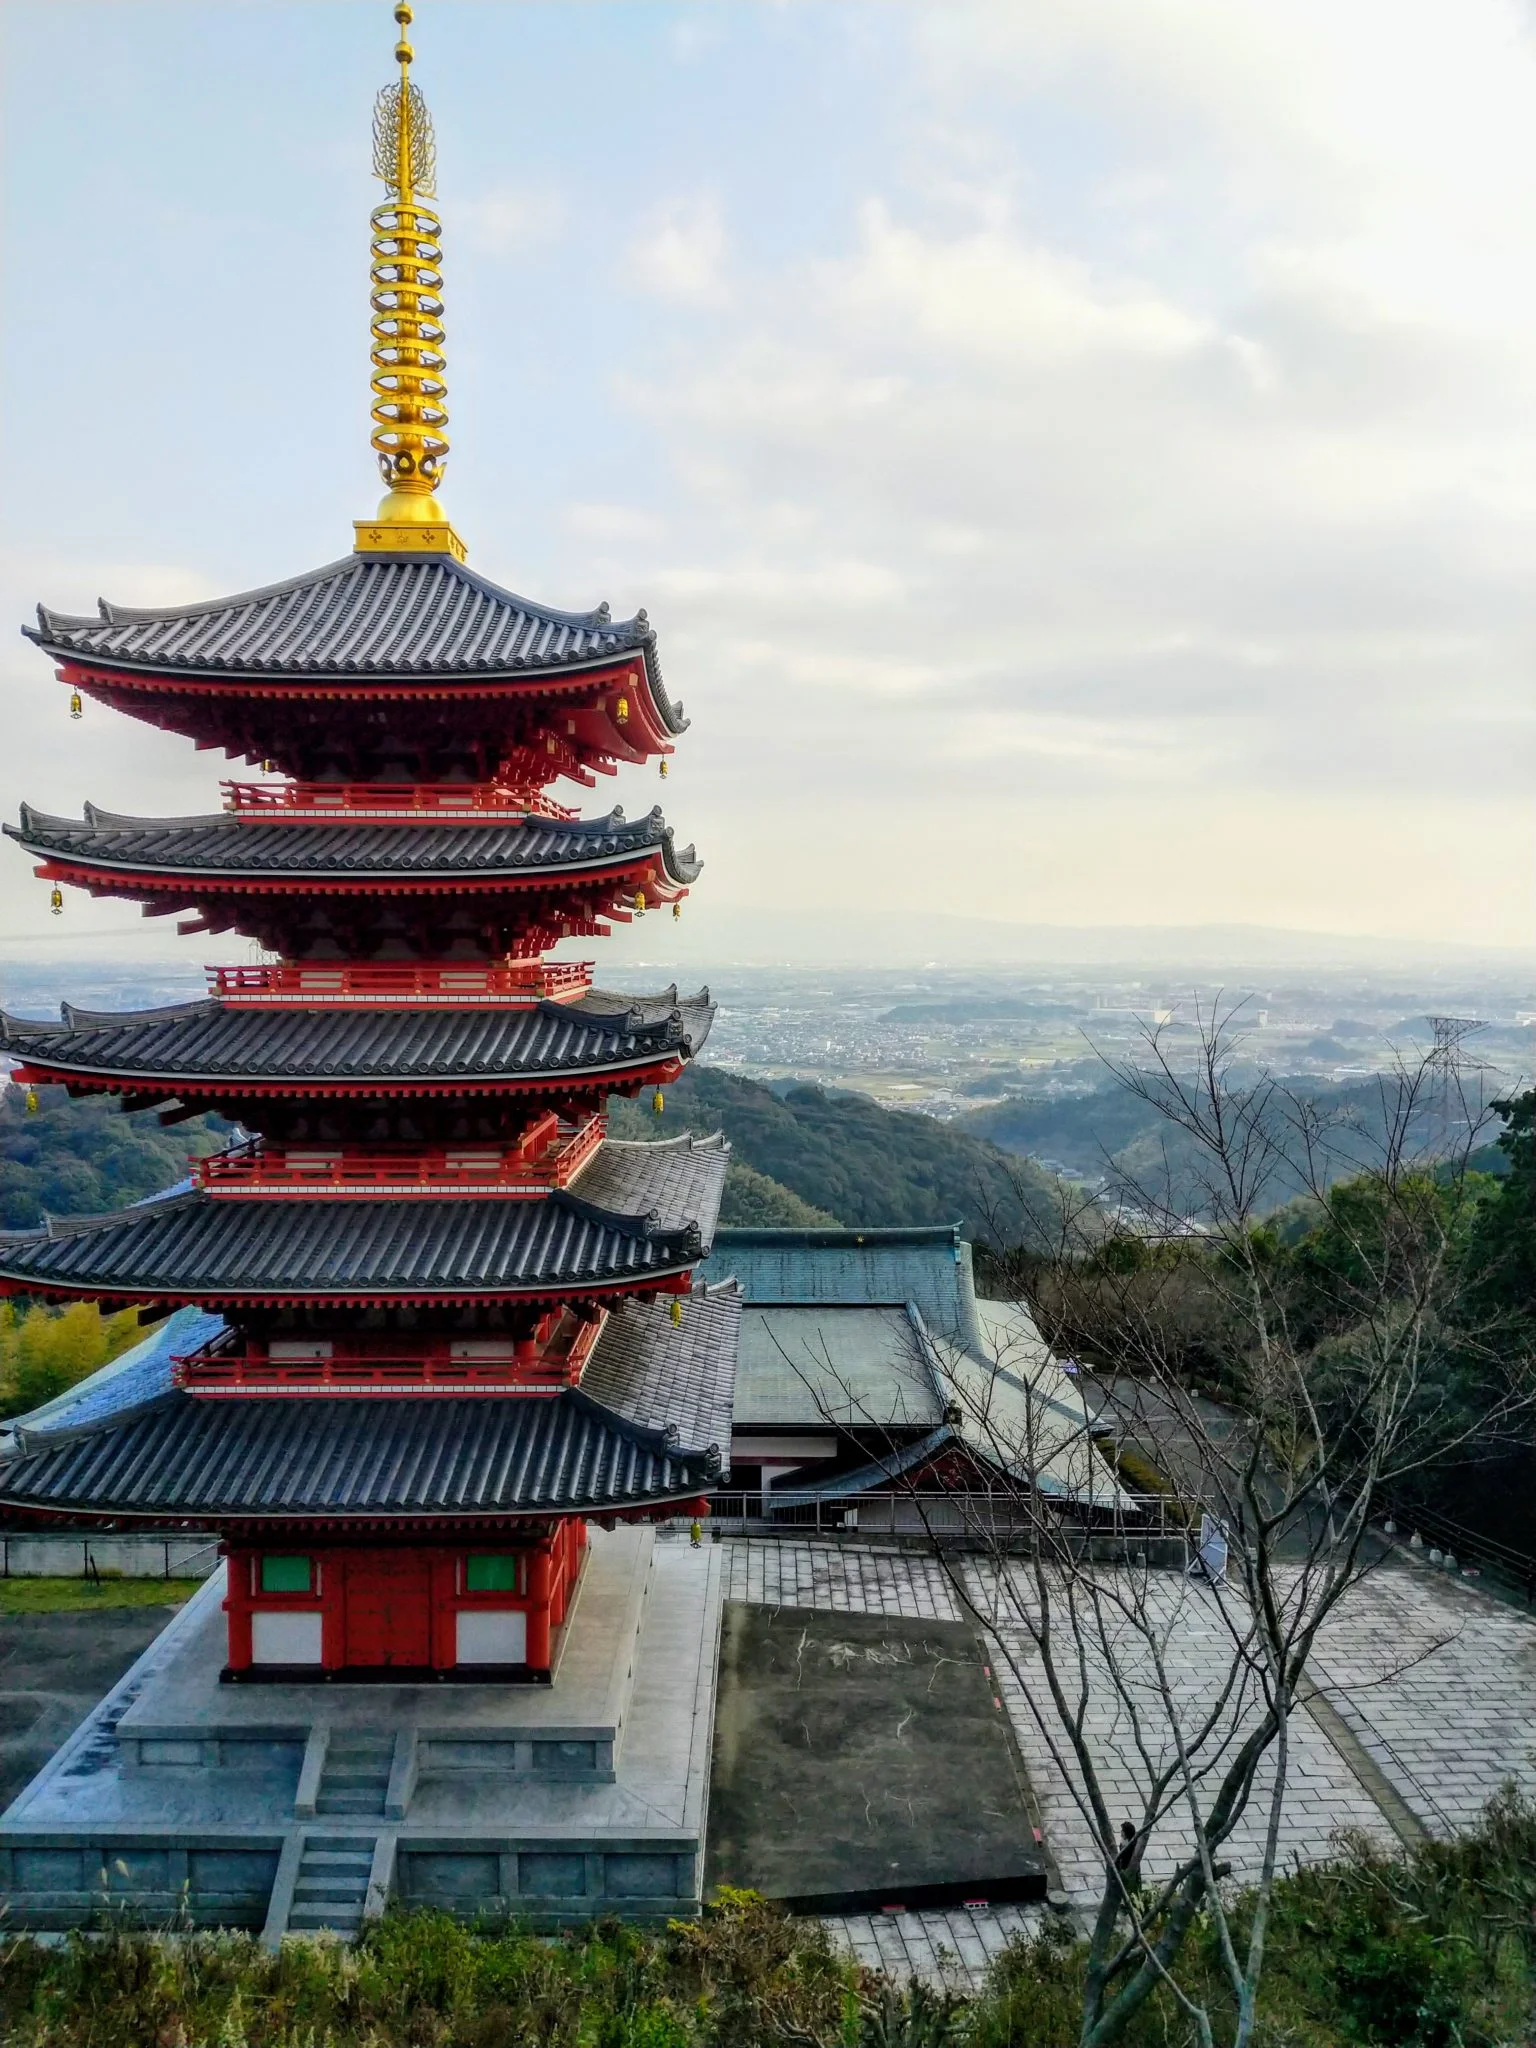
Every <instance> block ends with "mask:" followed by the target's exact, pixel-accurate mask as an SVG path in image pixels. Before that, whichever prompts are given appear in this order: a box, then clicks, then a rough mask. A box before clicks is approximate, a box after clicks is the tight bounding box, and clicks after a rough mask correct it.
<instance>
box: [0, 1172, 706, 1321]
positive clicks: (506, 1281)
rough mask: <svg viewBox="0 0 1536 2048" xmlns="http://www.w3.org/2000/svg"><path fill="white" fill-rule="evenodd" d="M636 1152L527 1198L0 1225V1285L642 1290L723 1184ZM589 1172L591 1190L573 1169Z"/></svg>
mask: <svg viewBox="0 0 1536 2048" xmlns="http://www.w3.org/2000/svg"><path fill="white" fill-rule="evenodd" d="M650 1149H651V1148H650V1147H648V1146H645V1145H630V1146H618V1147H616V1148H615V1150H616V1152H617V1153H618V1155H619V1156H618V1158H617V1159H615V1160H613V1161H609V1162H606V1164H604V1162H602V1160H601V1155H599V1158H598V1160H595V1161H594V1162H593V1166H592V1167H591V1168H589V1169H588V1174H587V1175H583V1176H582V1178H581V1180H579V1181H578V1182H577V1184H576V1186H575V1187H573V1188H570V1189H564V1190H557V1191H555V1192H554V1193H552V1194H550V1195H548V1196H546V1197H545V1198H544V1199H542V1200H539V1201H498V1200H495V1199H484V1198H482V1199H467V1200H463V1201H454V1202H421V1201H412V1200H409V1199H403V1200H402V1199H393V1200H390V1199H382V1200H371V1199H367V1198H361V1199H357V1200H350V1201H327V1200H325V1199H324V1198H320V1199H315V1198H309V1199H301V1198H297V1197H296V1198H294V1199H293V1200H290V1201H282V1202H255V1201H240V1200H231V1199H220V1198H218V1197H215V1196H210V1195H207V1194H204V1193H203V1192H201V1191H192V1192H188V1193H185V1194H173V1195H169V1196H163V1197H160V1198H158V1199H154V1200H151V1201H148V1202H143V1203H139V1204H137V1205H136V1206H135V1207H133V1208H131V1209H125V1210H120V1211H118V1212H116V1213H115V1214H113V1215H109V1216H90V1217H71V1218H69V1219H68V1220H59V1219H55V1220H52V1221H50V1222H49V1223H47V1224H46V1225H45V1226H44V1227H43V1228H42V1229H40V1230H21V1231H3V1232H0V1279H7V1280H11V1281H13V1282H15V1283H16V1284H17V1285H18V1286H20V1287H23V1288H27V1289H37V1290H38V1291H41V1292H49V1291H54V1290H58V1291H60V1292H63V1293H68V1294H76V1293H80V1294H91V1293H99V1294H115V1295H119V1296H126V1297H130V1298H133V1299H139V1298H143V1297H154V1298H159V1299H165V1300H175V1301H185V1302H204V1303H223V1302H240V1301H258V1300H259V1301H294V1302H298V1301H317V1302H318V1301H326V1302H345V1301H351V1300H364V1299H366V1300H377V1301H419V1302H430V1301H451V1300H457V1299H460V1298H462V1297H464V1296H466V1295H480V1296H485V1297H489V1298H495V1297H518V1296H535V1297H543V1296H545V1295H548V1294H551V1293H559V1292H561V1291H565V1292H580V1291H581V1290H583V1289H585V1288H592V1289H597V1290H603V1289H606V1288H610V1287H620V1288H622V1287H625V1286H634V1285H644V1284H645V1283H646V1282H647V1281H654V1280H660V1279H664V1278H668V1277H673V1276H676V1275H677V1274H679V1273H682V1272H685V1271H686V1270H687V1269H688V1268H689V1267H690V1266H692V1265H694V1264H696V1263H697V1261H698V1259H699V1258H700V1256H701V1255H702V1253H703V1252H704V1251H706V1250H707V1249H708V1246H709V1242H710V1239H711V1238H712V1237H713V1235H714V1227H715V1218H716V1215H717V1214H718V1212H719V1204H720V1192H721V1189H722V1187H723V1185H724V1182H725V1169H726V1163H727V1159H728V1157H729V1152H728V1148H727V1147H726V1146H725V1145H724V1144H723V1143H722V1142H721V1141H720V1140H719V1139H701V1140H689V1139H684V1140H679V1141H677V1142H676V1143H675V1144H673V1145H669V1146H668V1147H667V1148H666V1150H667V1152H668V1155H669V1162H670V1176H669V1178H668V1180H667V1182H666V1185H665V1188H664V1190H663V1188H662V1187H661V1185H660V1184H659V1179H658V1174H657V1171H656V1163H655V1162H654V1161H651V1160H645V1159H641V1158H638V1157H636V1156H634V1155H638V1154H643V1153H645V1152H647V1151H649V1150H650ZM600 1164H604V1177H603V1178H602V1180H601V1181H599V1182H598V1183H596V1184H595V1186H596V1192H597V1193H598V1194H600V1195H601V1196H603V1197H604V1198H605V1200H606V1201H607V1202H609V1203H611V1204H612V1205H613V1206H611V1207H607V1206H602V1205H600V1204H599V1203H598V1202H597V1201H594V1200H592V1199H591V1198H590V1197H588V1196H587V1195H586V1194H585V1189H584V1183H586V1182H587V1180H588V1176H589V1175H590V1174H591V1173H592V1172H595V1171H596V1170H597V1168H598V1166H599V1165H600Z"/></svg>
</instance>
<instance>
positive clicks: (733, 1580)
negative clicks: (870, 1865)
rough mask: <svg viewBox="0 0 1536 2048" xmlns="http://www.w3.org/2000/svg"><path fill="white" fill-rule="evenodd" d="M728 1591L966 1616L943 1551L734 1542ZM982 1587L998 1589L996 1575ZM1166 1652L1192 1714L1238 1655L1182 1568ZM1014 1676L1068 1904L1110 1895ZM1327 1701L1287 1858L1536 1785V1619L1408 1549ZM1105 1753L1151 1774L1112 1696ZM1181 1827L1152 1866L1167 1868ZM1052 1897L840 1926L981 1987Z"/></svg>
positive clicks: (1307, 1722)
mask: <svg viewBox="0 0 1536 2048" xmlns="http://www.w3.org/2000/svg"><path fill="white" fill-rule="evenodd" d="M723 1547H724V1549H725V1551H726V1585H725V1590H726V1595H727V1597H728V1598H731V1599H736V1600H748V1601H758V1602H764V1603H767V1604H769V1605H775V1604H780V1603H782V1604H784V1605H786V1606H796V1607H820V1608H827V1609H831V1610H834V1611H837V1612H848V1613H870V1614H884V1615H905V1616H909V1617H911V1618H914V1619H921V1618H934V1619H938V1620H958V1619H960V1618H961V1614H960V1603H959V1602H958V1601H957V1600H956V1598H955V1595H954V1592H953V1590H952V1588H951V1586H950V1584H949V1582H948V1580H947V1578H946V1576H945V1573H944V1570H943V1568H942V1567H941V1566H940V1565H939V1564H937V1563H936V1562H935V1561H934V1560H933V1559H931V1558H928V1557H924V1556H922V1555H920V1554H904V1553H899V1552H894V1551H878V1550H874V1549H862V1548H857V1547H852V1546H833V1545H831V1544H815V1543H802V1542H788V1541H780V1540H777V1539H774V1540H762V1539H750V1538H745V1539H736V1540H730V1541H727V1542H726V1543H725V1545H724V1546H723ZM967 1572H968V1580H967V1583H968V1584H970V1585H971V1587H972V1588H973V1590H974V1594H975V1596H976V1598H977V1600H978V1604H980V1603H981V1602H982V1601H984V1600H985V1599H986V1587H985V1583H984V1578H983V1575H982V1572H981V1570H980V1569H979V1568H978V1567H977V1565H976V1564H974V1563H972V1564H971V1565H969V1566H968V1567H967ZM1154 1590H1155V1596H1156V1599H1157V1603H1158V1612H1159V1618H1160V1620H1161V1621H1162V1623H1163V1626H1164V1631H1165V1641H1166V1646H1167V1647H1166V1656H1167V1661H1168V1667H1169V1671H1170V1676H1171V1678H1172V1681H1173V1683H1174V1685H1175V1687H1176V1689H1177V1691H1178V1695H1179V1697H1180V1699H1181V1701H1183V1702H1184V1703H1185V1705H1186V1707H1187V1708H1189V1709H1198V1707H1199V1705H1200V1703H1201V1702H1202V1701H1204V1700H1207V1699H1208V1698H1209V1697H1210V1692H1211V1688H1212V1686H1213V1684H1214V1683H1215V1682H1216V1679H1217V1676H1218V1674H1219V1673H1221V1672H1222V1671H1224V1670H1225V1668H1226V1665H1227V1661H1228V1658H1227V1651H1226V1648H1225V1638H1224V1634H1223V1630H1222V1626H1221V1622H1220V1619H1219V1615H1218V1614H1217V1611H1216V1608H1215V1603H1214V1600H1213V1598H1212V1595H1211V1594H1210V1592H1209V1591H1208V1590H1206V1589H1203V1588H1201V1587H1200V1586H1198V1585H1195V1584H1192V1583H1190V1582H1188V1581H1186V1580H1184V1579H1182V1578H1181V1577H1179V1576H1177V1575H1176V1574H1173V1573H1170V1574H1168V1575H1167V1577H1166V1578H1165V1579H1159V1580H1157V1581H1156V1582H1155V1589H1154ZM1005 1633H1006V1634H1007V1636H1008V1640H1009V1647H1010V1649H1011V1651H1012V1653H1013V1656H1014V1658H1015V1659H1016V1660H1017V1661H1018V1663H1019V1666H1020V1670H1021V1672H1023V1673H1025V1674H1027V1672H1028V1670H1029V1668H1030V1659H1029V1656H1028V1654H1027V1652H1026V1650H1025V1648H1024V1647H1023V1646H1021V1644H1020V1642H1019V1640H1018V1633H1017V1631H1016V1630H1010V1631H1006V1632H1005ZM998 1671H999V1677H1000V1679H1001V1681H1002V1685H1003V1693H1004V1698H1005V1701H1006V1704H1007V1706H1008V1709H1009V1713H1010V1715H1011V1718H1012V1720H1013V1725H1014V1728H1015V1731H1016V1733H1017V1736H1018V1740H1019V1747H1020V1750H1021V1752H1022V1754H1023V1757H1024V1760H1025V1764H1026V1767H1027V1769H1028V1771H1029V1773H1030V1777H1031V1780H1032V1782H1033V1784H1034V1787H1035V1790H1036V1795H1037V1797H1038V1799H1039V1802H1040V1806H1041V1809H1042V1817H1043V1820H1044V1823H1045V1832H1046V1841H1047V1846H1048V1847H1049V1848H1050V1850H1051V1851H1052V1853H1053V1855H1054V1857H1055V1859H1056V1863H1057V1867H1058V1869H1059V1870H1060V1873H1061V1878H1062V1883H1063V1886H1064V1888H1065V1890H1066V1893H1067V1895H1068V1897H1069V1898H1071V1899H1072V1900H1073V1902H1074V1903H1077V1904H1085V1903H1087V1902H1088V1901H1089V1900H1090V1899H1091V1898H1092V1897H1093V1896H1094V1894H1095V1891H1096V1883H1097V1866H1096V1860H1095V1857H1094V1852H1093V1847H1092V1841H1091V1837H1090V1835H1089V1833H1088V1830H1087V1828H1086V1827H1085V1825H1084V1823H1083V1821H1082V1819H1081V1816H1080V1815H1079V1813H1078V1810H1077V1807H1076V1805H1075V1803H1074V1801H1073V1799H1072V1797H1071V1794H1070V1792H1069V1790H1068V1787H1067V1784H1066V1781H1065V1779H1064V1778H1063V1776H1062V1774H1061V1772H1060V1771H1059V1770H1058V1769H1057V1767H1056V1765H1055V1763H1054V1762H1053V1760H1052V1757H1051V1753H1050V1748H1049V1746H1048V1744H1047V1743H1046V1741H1045V1738H1044V1736H1043V1734H1042V1732H1041V1730H1040V1729H1039V1728H1038V1727H1037V1726H1036V1724H1035V1721H1034V1718H1033V1716H1032V1715H1031V1714H1030V1712H1029V1709H1028V1707H1027V1704H1026V1702H1025V1699H1024V1697H1023V1689H1022V1687H1021V1686H1020V1684H1019V1683H1018V1681H1017V1680H1016V1679H1015V1678H1014V1677H1013V1676H1012V1675H1011V1674H1010V1673H1009V1671H1008V1668H1007V1662H1006V1660H1005V1659H1000V1660H999V1664H998ZM1313 1679H1314V1683H1315V1684H1316V1686H1317V1688H1318V1691H1319V1694H1320V1701H1319V1704H1318V1706H1317V1708H1316V1710H1315V1711H1309V1712H1308V1713H1305V1714H1302V1715H1298V1716H1297V1718H1296V1720H1295V1722H1294V1723H1293V1724H1292V1759H1291V1770H1290V1789H1289V1792H1288V1796H1287V1799H1286V1806H1285V1814H1284V1819H1283V1823H1282V1830H1281V1844H1282V1858H1283V1860H1284V1861H1286V1862H1288V1863H1289V1862H1292V1861H1295V1860H1308V1859H1313V1858H1320V1857H1323V1856H1326V1855H1328V1854H1329V1853H1330V1851H1331V1850H1332V1848H1333V1846H1334V1844H1335V1842H1336V1840H1337V1836H1338V1834H1339V1832H1340V1831H1341V1830H1348V1829H1355V1830H1359V1831H1360V1832H1362V1833H1364V1834H1366V1835H1367V1836H1369V1837H1371V1838H1372V1839H1374V1840H1377V1841H1379V1842H1381V1843H1382V1844H1383V1846H1390V1845H1392V1844H1393V1843H1394V1842H1395V1841H1397V1840H1398V1839H1399V1837H1401V1836H1403V1835H1404V1834H1405V1833H1406V1834H1410V1835H1411V1834H1412V1833H1413V1832H1414V1831H1415V1830H1416V1829H1422V1830H1424V1831H1426V1832H1429V1833H1432V1834H1447V1833H1449V1832H1451V1831H1452V1830H1454V1829H1456V1828H1459V1827H1463V1826H1466V1825H1468V1824H1469V1823H1470V1822H1472V1821H1473V1820H1474V1819H1475V1818H1476V1816H1477V1813H1478V1811H1479V1809H1480V1808H1481V1807H1482V1805H1483V1804H1484V1802H1485V1801H1486V1800H1487V1799H1488V1798H1489V1797H1491V1795H1492V1794H1493V1793H1494V1792H1496V1791H1497V1790H1498V1788H1499V1786H1500V1785H1501V1784H1502V1783H1504V1782H1505V1781H1506V1780H1508V1779H1511V1778H1512V1779H1514V1780H1515V1781H1516V1782H1518V1783H1520V1784H1521V1785H1523V1786H1524V1787H1525V1789H1526V1790H1528V1791H1533V1790H1536V1621H1533V1620H1532V1619H1530V1618H1528V1617H1527V1616H1525V1615H1524V1614H1523V1613H1521V1612H1520V1611H1519V1610H1517V1609H1514V1608H1510V1607H1506V1606H1503V1605H1500V1604H1499V1603H1498V1602H1496V1601H1494V1600H1492V1599H1491V1598H1489V1597H1487V1596H1485V1595H1483V1594H1481V1593H1479V1592H1476V1591H1474V1590H1472V1589H1471V1588H1470V1587H1468V1586H1466V1585H1465V1584H1464V1583H1459V1582H1456V1581H1451V1580H1447V1579H1445V1578H1444V1577H1443V1576H1441V1575H1440V1574H1438V1573H1435V1572H1433V1571H1431V1570H1430V1569H1429V1568H1427V1567H1423V1566H1419V1565H1416V1564H1412V1563H1409V1562H1408V1561H1406V1560H1401V1559H1394V1560H1392V1561H1391V1562H1389V1563H1388V1564H1386V1565H1385V1566H1383V1567H1382V1568H1381V1569H1380V1570H1379V1571H1377V1572H1376V1573H1374V1574H1373V1575H1372V1576H1371V1577H1369V1578H1368V1579H1367V1580H1366V1581H1365V1582H1364V1583H1363V1584H1362V1585H1360V1586H1359V1587H1358V1588H1356V1589H1355V1590H1354V1591H1353V1592H1352V1593H1351V1595H1350V1596H1349V1598H1348V1601H1347V1603H1346V1605H1345V1606H1344V1607H1343V1609H1342V1610H1341V1611H1340V1613H1339V1614H1338V1615H1337V1616H1336V1617H1335V1618H1334V1620H1333V1622H1332V1623H1331V1625H1330V1627H1329V1628H1328V1630H1327V1631H1326V1632H1325V1634H1324V1636H1323V1638H1322V1641H1321V1645H1320V1650H1319V1654H1318V1656H1317V1659H1316V1661H1315V1663H1314V1666H1313ZM1094 1722H1095V1727H1096V1732H1097V1735H1098V1740H1099V1743H1100V1753H1101V1755H1102V1756H1104V1757H1105V1758H1106V1759H1107V1760H1108V1767H1107V1770H1106V1776H1107V1778H1108V1781H1109V1783H1110V1784H1111V1786H1112V1787H1118V1788H1119V1789H1121V1791H1122V1794H1123V1795H1127V1796H1128V1795H1129V1793H1130V1791H1131V1789H1132V1788H1133V1786H1134V1784H1135V1781H1136V1770H1135V1764H1134V1750H1133V1746H1132V1744H1131V1743H1130V1741H1129V1731H1128V1730H1127V1729H1126V1728H1125V1727H1124V1726H1123V1725H1122V1724H1121V1723H1119V1722H1118V1721H1117V1718H1116V1714H1115V1711H1114V1708H1113V1705H1112V1703H1111V1702H1110V1701H1109V1700H1107V1699H1104V1700H1100V1701H1099V1702H1098V1703H1097V1704H1096V1708H1095V1715H1094ZM1261 1816H1262V1808H1261V1806H1259V1805H1258V1804H1257V1803H1256V1804H1255V1806H1254V1807H1253V1808H1251V1809H1250V1814H1249V1816H1248V1818H1247V1820H1246V1821H1245V1824H1244V1825H1243V1827H1242V1828H1241V1829H1240V1830H1239V1832H1238V1834H1237V1836H1236V1838H1235V1840H1234V1844H1233V1849H1234V1861H1235V1863H1236V1867H1237V1874H1238V1875H1239V1877H1245V1876H1248V1875H1251V1874H1252V1873H1253V1872H1254V1870H1255V1869H1256V1867H1257V1855H1258V1847H1259V1840H1260V1835H1261V1831H1262V1818H1261ZM1177 1846H1178V1838H1177V1833H1176V1831H1174V1830H1170V1831H1169V1834H1168V1837H1167V1839H1166V1840H1164V1841H1160V1842H1155V1843H1154V1845H1153V1849H1152V1851H1151V1852H1150V1854H1149V1859H1148V1865H1149V1869H1151V1870H1152V1871H1153V1872H1154V1873H1155V1872H1156V1871H1157V1870H1159V1869H1166V1868H1167V1867H1169V1864H1170V1861H1171V1858H1172V1856H1173V1854H1174V1853H1175V1851H1176V1848H1177ZM1038 1917H1039V1909H1037V1908H1017V1907H1009V1908H1000V1909H995V1910H983V1909H976V1910H971V1911H966V1912H950V1913H921V1914H919V1913H909V1914H880V1915H876V1916H872V1917H871V1916H859V1917H856V1918H849V1919H844V1920H840V1921H836V1922H833V1923H832V1925H833V1926H834V1928H835V1930H836V1932H837V1933H838V1936H839V1938H840V1939H842V1940H843V1941H845V1942H847V1944H848V1945H849V1946H850V1947H852V1948H853V1949H854V1951H855V1953H857V1954H858V1955H859V1956H860V1958H861V1959H862V1960H864V1961H866V1962H868V1963H869V1964H870V1965H871V1966H872V1967H873V1966H877V1965H883V1966H885V1967H888V1968H894V1969H899V1970H907V1971H917V1972H919V1973H920V1974H923V1975H925V1976H932V1977H935V1978H948V1979H949V1980H950V1981H952V1982H955V1983H957V1984H959V1985H964V1984H965V1983H967V1982H970V1981H974V1979H975V1977H976V1976H977V1975H979V1973H980V1972H981V1970H982V1969H984V1967H985V1964H986V1961H987V1960H988V1959H989V1958H990V1957H991V1956H992V1955H994V1954H996V1953H997V1951H998V1950H999V1949H1001V1948H1002V1947H1003V1946H1004V1945H1005V1943H1006V1942H1007V1941H1008V1940H1009V1939H1010V1938H1011V1937H1012V1936H1013V1935H1014V1934H1016V1933H1017V1932H1018V1931H1020V1929H1021V1928H1024V1927H1028V1926H1030V1925H1032V1924H1035V1923H1036V1922H1037V1921H1038Z"/></svg>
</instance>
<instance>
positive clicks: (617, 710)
mask: <svg viewBox="0 0 1536 2048" xmlns="http://www.w3.org/2000/svg"><path fill="white" fill-rule="evenodd" d="M613 720H614V723H615V725H628V723H629V699H628V698H627V697H621V698H620V699H619V701H618V702H617V703H616V704H615V705H614V707H613Z"/></svg>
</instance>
